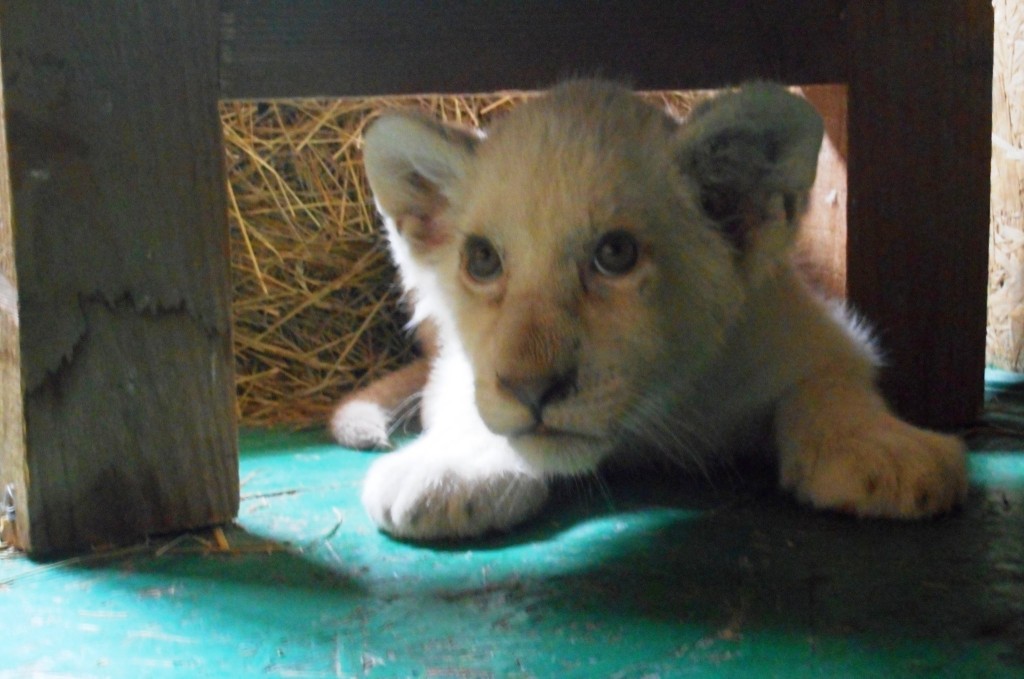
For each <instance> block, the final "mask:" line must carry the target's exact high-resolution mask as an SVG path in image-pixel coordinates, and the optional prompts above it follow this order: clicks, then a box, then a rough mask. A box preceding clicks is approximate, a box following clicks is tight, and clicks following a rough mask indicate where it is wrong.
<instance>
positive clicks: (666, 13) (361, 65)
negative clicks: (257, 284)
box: [220, 0, 847, 99]
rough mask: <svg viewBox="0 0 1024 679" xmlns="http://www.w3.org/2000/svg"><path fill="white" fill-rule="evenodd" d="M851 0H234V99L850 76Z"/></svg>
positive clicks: (225, 3) (230, 56)
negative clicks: (595, 79)
mask: <svg viewBox="0 0 1024 679" xmlns="http://www.w3.org/2000/svg"><path fill="white" fill-rule="evenodd" d="M846 5H847V0H680V1H677V2H672V3H666V2H660V1H652V0H633V1H628V0H604V1H602V2H593V1H592V0H560V1H559V2H551V1H550V0H517V1H516V2H496V1H494V0H483V1H479V2H452V1H448V2H439V1H436V0H434V1H430V0H389V1H388V2H380V1H375V0H349V1H347V2H336V1H333V0H304V1H303V2H292V1H290V0H222V2H221V27H220V29H221V72H220V80H221V95H222V96H223V97H224V98H240V99H273V98H287V97H314V96H323V97H344V96H356V95H376V94H405V93H424V92H436V93H441V92H480V91H494V90H501V89H536V88H540V87H546V86H548V85H551V84H552V83H553V82H555V81H556V80H558V79H560V78H565V77H568V76H575V75H601V76H605V77H610V78H616V79H622V80H625V81H626V82H628V83H630V84H632V85H633V86H635V87H637V88H641V89H687V88H704V87H714V86H721V85H727V84H735V83H737V82H738V81H741V80H748V79H751V78H770V79H773V80H780V81H784V82H788V83H792V84H811V83H824V82H840V81H845V79H846V73H845V61H844V59H845V55H846V30H845V25H844V21H845V19H844V13H843V10H844V8H845V6H846Z"/></svg>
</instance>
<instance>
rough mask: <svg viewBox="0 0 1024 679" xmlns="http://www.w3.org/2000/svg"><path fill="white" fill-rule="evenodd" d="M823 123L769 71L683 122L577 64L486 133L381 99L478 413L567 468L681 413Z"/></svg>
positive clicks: (419, 262)
mask: <svg viewBox="0 0 1024 679" xmlns="http://www.w3.org/2000/svg"><path fill="white" fill-rule="evenodd" d="M821 138H822V126H821V121H820V118H819V117H818V115H817V114H816V113H815V112H814V110H813V109H812V108H811V106H810V105H809V104H807V103H806V102H805V101H803V100H802V99H799V98H797V97H795V96H793V95H790V94H788V93H787V92H786V91H785V90H782V89H780V88H777V87H774V86H771V85H765V84H755V85H752V86H748V87H747V88H744V89H742V90H739V91H738V92H734V93H730V94H725V95H722V96H720V97H718V98H716V99H714V100H712V101H711V102H709V103H707V104H705V105H703V106H702V107H699V108H698V109H697V110H696V111H695V112H694V114H693V115H692V116H690V118H689V120H688V121H686V122H684V123H679V122H677V121H676V120H674V119H672V118H670V117H668V116H667V115H665V114H664V113H663V112H661V111H659V110H658V109H656V108H653V107H651V106H649V105H647V104H645V103H644V102H642V101H641V100H640V99H638V98H637V97H635V96H634V95H632V94H631V93H630V92H628V91H626V90H624V89H621V88H619V87H617V86H614V85H611V84H608V83H604V82H598V81H577V82H570V83H567V84H564V85H562V86H560V87H557V88H555V89H554V90H552V91H551V92H549V93H548V94H547V95H545V96H543V97H539V98H537V99H535V100H531V101H528V102H527V103H525V104H523V105H521V106H520V107H518V108H517V109H515V110H514V111H513V112H512V113H511V114H509V115H508V116H507V117H506V118H505V119H503V120H502V121H500V123H498V124H497V125H496V126H495V127H494V128H493V129H492V130H490V131H489V133H488V134H487V136H486V137H480V136H477V135H476V134H473V133H471V132H468V131H465V130H461V129H456V128H452V127H448V126H444V125H442V124H440V123H438V122H435V121H432V120H429V119H427V118H424V117H422V116H420V115H417V114H411V113H398V114H389V115H386V116H384V117H382V118H380V119H379V120H378V121H377V122H376V123H375V124H374V125H373V126H372V127H371V128H370V130H369V131H368V132H367V135H366V147H365V158H366V169H367V172H368V174H369V178H370V183H371V186H372V188H373V192H374V195H375V197H376V200H377V203H378V205H379V207H380V209H381V211H382V212H383V213H384V215H385V216H386V218H387V224H388V227H389V230H390V231H391V235H392V245H393V247H394V250H395V255H396V258H397V259H398V261H399V265H400V267H401V269H402V275H403V279H404V280H405V282H406V284H407V286H409V287H410V288H411V289H412V291H413V295H414V297H415V298H416V300H417V305H418V307H419V311H420V313H421V314H424V313H425V314H429V315H432V316H434V317H435V318H436V320H437V321H438V323H439V325H440V327H441V341H442V343H444V342H446V341H447V342H450V343H452V342H460V343H461V345H462V347H463V348H464V350H465V352H466V354H467V355H468V357H469V359H470V362H471V363H472V368H473V373H474V376H475V396H476V403H477V407H478V409H479V411H480V414H481V416H482V417H483V420H484V421H485V422H486V424H487V426H488V427H489V428H490V429H491V430H492V431H494V432H496V433H499V434H502V435H507V436H508V437H509V438H510V440H511V441H512V442H513V445H514V446H515V447H516V448H517V449H518V450H519V451H520V452H521V453H522V454H524V455H525V456H527V457H528V458H529V459H531V460H532V461H533V462H534V463H535V464H538V465H540V466H541V467H542V468H545V469H548V470H551V471H558V472H573V471H580V470H584V469H590V468H592V467H593V466H594V465H595V464H596V462H597V461H598V460H599V459H600V458H601V457H603V456H604V455H606V454H607V453H609V452H610V451H611V450H613V449H615V448H616V447H620V446H621V444H622V443H623V442H624V440H627V439H628V437H629V434H630V433H631V432H632V433H633V434H639V435H640V436H641V437H642V438H644V439H647V440H651V439H652V438H653V439H657V438H658V437H657V436H656V435H654V436H652V428H655V429H656V428H659V427H665V426H666V423H667V422H669V421H671V418H672V417H675V416H677V415H676V414H673V409H675V408H679V407H680V406H682V405H683V404H685V403H686V399H687V397H688V396H689V395H690V393H691V391H692V388H693V386H694V385H695V384H696V382H697V381H698V380H700V379H701V377H702V376H703V374H704V373H705V371H706V370H707V369H708V368H709V367H710V366H711V365H712V363H713V362H714V361H715V360H716V359H717V358H718V357H719V356H720V355H721V353H722V351H723V350H724V346H725V344H726V342H727V337H728V334H729V331H730V327H731V326H732V325H733V324H734V323H735V321H736V319H737V318H738V316H739V315H741V314H742V313H744V311H743V309H744V304H745V299H746V297H747V294H748V291H749V290H750V289H751V288H752V286H757V285H762V284H765V282H766V281H769V280H770V277H771V274H772V271H773V269H774V268H775V267H776V266H777V265H778V264H779V263H780V262H781V261H783V259H784V258H785V257H786V251H787V247H788V245H789V243H790V242H791V240H792V237H793V232H794V229H795V224H796V220H797V218H798V214H799V212H800V209H801V207H802V205H803V203H804V202H805V196H806V193H807V191H808V189H809V188H810V186H811V184H812V183H813V180H814V173H815V168H816V163H817V153H818V148H819V146H820V143H821Z"/></svg>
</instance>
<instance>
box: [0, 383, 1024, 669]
mask: <svg viewBox="0 0 1024 679" xmlns="http://www.w3.org/2000/svg"><path fill="white" fill-rule="evenodd" d="M990 386H991V388H992V394H993V399H992V401H991V402H990V415H989V418H988V422H989V426H988V427H986V428H985V429H984V430H983V431H979V432H976V433H974V434H973V435H972V436H971V444H972V445H971V447H972V451H973V452H972V456H971V458H972V459H971V476H972V489H971V494H970V498H969V501H968V504H967V506H966V507H965V509H964V510H962V511H961V512H959V513H957V514H955V515H953V516H950V517H946V518H943V519H940V520H936V521H930V522H924V523H894V522H874V521H858V520H853V519H847V518H843V517H838V516H829V515H821V514H814V513H810V512H808V511H805V510H803V509H801V508H799V507H797V506H796V505H795V504H793V503H792V502H791V501H790V500H788V499H787V498H785V497H782V496H780V495H778V494H776V493H775V492H774V490H773V489H772V485H773V484H772V480H771V477H770V474H768V473H765V472H762V473H757V472H755V473H753V474H752V475H751V476H749V477H746V480H743V481H741V480H740V479H739V477H737V475H736V474H735V472H729V473H722V474H720V475H717V476H715V477H714V478H713V479H712V483H709V482H708V481H707V479H703V478H696V477H694V478H689V477H685V476H681V477H676V478H668V477H666V476H665V475H654V476H648V477H630V478H625V477H616V478H608V479H606V480H605V482H604V483H601V484H598V483H589V484H575V485H572V486H569V487H566V488H563V489H561V490H560V492H559V493H558V495H557V497H556V501H555V502H554V503H553V506H552V508H551V510H550V511H549V512H548V513H546V514H545V515H544V516H543V517H542V518H541V519H540V520H538V521H536V522H535V523H533V524H531V526H529V527H528V529H527V530H525V531H523V532H520V533H518V534H516V535H515V536H513V537H510V538H505V539H493V540H490V541H486V542H482V543H475V544H471V545H463V546H459V547H443V546H440V547H439V546H433V547H426V546H413V545H406V544H401V543H397V542H394V541H392V540H390V539H388V538H387V537H385V536H383V535H381V534H379V533H378V532H377V531H376V530H374V528H373V527H372V526H371V525H370V523H369V522H368V520H367V518H366V516H365V515H364V513H363V511H362V509H361V508H360V506H359V504H358V495H359V484H360V479H361V478H362V476H363V473H364V471H365V469H366V467H367V465H368V464H369V462H370V461H371V459H372V456H370V455H366V454H359V453H354V452H350V451H345V450H341V449H339V448H337V447H336V446H333V445H331V444H330V443H329V442H328V441H327V439H326V438H325V437H324V436H323V435H322V434H320V433H300V434H283V433H266V432H248V433H246V434H245V435H244V436H243V438H242V441H241V443H242V450H243V453H242V460H241V477H242V481H243V487H242V508H241V512H240V515H239V518H238V522H237V526H235V527H232V528H230V529H227V530H226V531H225V533H224V538H225V541H223V542H221V543H220V544H218V540H217V536H216V534H214V533H211V532H203V533H200V534H196V535H189V536H181V537H178V538H177V539H173V540H172V539H170V538H167V539H162V540H154V541H153V543H152V544H151V545H149V546H142V547H139V548H136V549H135V550H127V551H124V552H119V553H115V554H113V555H107V556H105V557H91V558H89V559H86V560H82V561H78V562H74V561H72V562H63V563H59V564H38V563H33V562H31V561H28V560H26V559H24V558H22V557H19V556H16V555H14V554H12V553H10V552H7V553H0V625H2V627H0V678H6V677H132V678H138V677H151V676H152V677H177V676H181V677H207V676H209V677H247V676H253V677H264V676H266V677H363V676H368V677H455V678H476V677H623V678H626V677H635V678H647V679H653V678H655V677H662V678H667V677H758V678H760V677H786V678H789V677H793V678H799V677H1024V434H1019V433H1017V432H1018V431H1021V432H1024V416H1022V415H1024V398H1022V397H1021V396H1019V395H1017V394H1016V392H1018V391H1020V390H1021V385H1020V384H1019V379H1018V378H1014V377H1012V376H1007V375H1002V374H997V373H992V374H991V375H990ZM225 547H226V549H225Z"/></svg>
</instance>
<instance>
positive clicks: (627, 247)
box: [593, 231, 640, 276]
mask: <svg viewBox="0 0 1024 679" xmlns="http://www.w3.org/2000/svg"><path fill="white" fill-rule="evenodd" d="M639 256H640V246H639V245H638V244H637V242H636V239H635V238H633V236H631V235H630V234H629V233H627V232H625V231H609V232H608V233H606V234H605V235H604V236H602V237H601V240H600V241H598V243H597V248H596V249H595V250H594V260H593V263H594V268H595V269H596V270H597V272H598V273H600V274H602V275H604V276H622V275H624V274H627V273H629V272H630V271H632V270H633V267H634V266H636V260H637V259H638V258H639Z"/></svg>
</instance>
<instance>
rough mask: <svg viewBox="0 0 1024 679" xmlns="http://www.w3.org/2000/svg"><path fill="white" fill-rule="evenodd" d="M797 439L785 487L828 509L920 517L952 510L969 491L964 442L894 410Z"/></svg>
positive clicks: (785, 467)
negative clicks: (911, 422) (853, 425)
mask: <svg viewBox="0 0 1024 679" xmlns="http://www.w3.org/2000/svg"><path fill="white" fill-rule="evenodd" d="M790 443H791V445H792V446H793V447H792V448H791V449H790V450H788V451H786V450H783V451H782V452H783V455H782V466H781V484H782V486H783V488H786V489H789V490H792V491H794V492H795V493H796V495H797V497H798V498H799V499H800V500H802V501H804V502H808V503H810V504H812V505H813V506H815V507H817V508H820V509H831V510H836V511H841V512H845V513H849V514H855V515H857V516H870V517H891V518H905V519H911V518H920V517H925V516H931V515H934V514H938V513H941V512H945V511H948V510H950V509H952V508H953V507H955V506H956V505H957V504H959V503H960V502H961V501H962V500H963V498H964V496H965V495H966V492H967V469H966V460H965V456H964V444H963V443H962V442H961V441H960V440H959V439H957V438H955V437H953V436H946V435H943V434H937V433H935V432H931V431H925V430H923V429H918V428H916V427H914V426H912V425H909V424H907V423H905V422H903V421H901V420H899V419H897V418H896V417H894V416H892V415H890V414H889V413H885V412H881V413H878V416H877V417H875V418H872V419H870V420H868V421H866V422H864V423H863V424H862V425H861V426H859V427H856V428H854V429H852V430H851V429H847V430H845V431H844V430H843V429H842V427H841V426H840V427H838V428H837V430H836V431H835V432H833V433H825V432H820V433H818V434H817V435H814V436H804V437H801V440H799V441H792V442H790Z"/></svg>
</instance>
